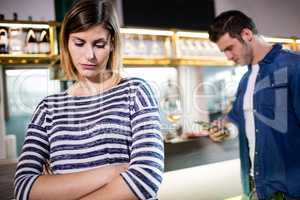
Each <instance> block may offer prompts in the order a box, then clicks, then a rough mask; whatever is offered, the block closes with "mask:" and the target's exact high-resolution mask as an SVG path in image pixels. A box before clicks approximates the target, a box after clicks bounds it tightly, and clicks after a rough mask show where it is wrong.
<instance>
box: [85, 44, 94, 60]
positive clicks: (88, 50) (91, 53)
mask: <svg viewBox="0 0 300 200" xmlns="http://www.w3.org/2000/svg"><path fill="white" fill-rule="evenodd" d="M85 55H86V58H87V60H94V59H95V58H96V56H95V52H94V49H93V47H91V46H89V47H87V48H86V49H85Z"/></svg>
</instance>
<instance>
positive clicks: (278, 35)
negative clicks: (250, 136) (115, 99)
mask: <svg viewBox="0 0 300 200" xmlns="http://www.w3.org/2000/svg"><path fill="white" fill-rule="evenodd" d="M73 1H74V0H26V1H21V0H0V199H11V198H12V176H13V173H14V170H15V163H16V160H17V157H18V155H19V154H20V152H21V147H22V144H23V142H24V137H25V131H26V127H27V125H28V123H29V121H30V119H31V116H32V114H33V111H34V109H35V107H36V106H37V104H38V103H39V102H40V101H41V100H42V98H43V97H45V96H47V95H50V94H54V93H58V92H61V91H64V90H66V89H67V88H68V87H69V86H70V85H71V84H72V83H73V80H67V79H66V78H65V77H64V73H63V72H62V71H61V70H60V61H59V41H58V40H59V39H58V35H59V31H60V23H61V21H62V19H63V16H64V14H65V13H66V11H67V10H68V9H69V7H70V5H71V4H72V3H73ZM112 1H113V3H114V5H115V7H116V10H117V12H118V17H119V20H120V23H121V27H122V30H121V33H122V39H123V54H124V59H123V65H124V68H123V70H122V75H123V76H124V77H127V76H128V77H130V76H135V77H141V78H144V79H146V80H147V81H148V82H149V83H150V84H151V85H152V87H153V89H154V91H155V93H156V95H157V98H158V99H159V102H160V107H161V119H162V123H163V126H162V128H163V135H164V138H165V156H166V162H165V165H166V173H165V179H164V182H163V185H162V187H161V189H160V192H159V199H162V200H164V199H173V200H174V199H188V200H190V199H198V200H201V199H203V200H209V199H216V200H218V199H230V198H232V199H234V198H235V199H239V198H240V195H241V185H240V179H239V176H240V175H239V160H238V140H237V138H232V139H230V140H227V141H225V142H223V143H213V142H211V141H210V140H209V139H208V138H207V137H201V138H197V139H193V140H184V139H182V138H180V137H178V136H179V135H181V134H183V133H186V132H193V131H197V130H199V128H200V127H199V125H197V124H196V123H195V121H204V122H210V121H212V120H214V119H216V118H219V117H222V116H223V115H224V114H226V112H227V111H228V109H230V106H231V103H232V101H233V100H234V96H235V92H236V88H237V86H238V83H239V80H240V78H241V77H242V76H243V74H244V73H245V72H246V70H247V67H245V66H235V65H233V63H231V62H229V61H227V59H226V57H225V56H224V54H223V53H221V52H220V51H219V50H218V48H217V46H216V45H215V44H213V43H211V42H210V41H209V40H208V34H207V30H208V26H209V25H210V23H211V22H212V20H213V18H214V17H215V16H216V15H218V14H219V13H220V12H222V11H225V10H229V9H237V10H241V11H243V12H245V13H246V14H248V15H249V16H251V17H252V18H253V20H254V21H255V22H256V24H257V27H258V30H259V31H260V33H261V34H262V35H263V36H264V37H265V39H266V40H268V41H269V42H271V43H276V42H279V43H281V44H283V46H284V48H286V49H290V50H295V51H299V50H300V48H299V47H300V46H299V40H298V38H299V39H300V26H299V25H300V12H299V9H298V8H299V7H300V1H297V0H286V1H280V0H201V1H199V0H198V1H197V0H185V1H184V0H164V1H158V0H148V1H140V0H112ZM224 183H225V184H224ZM170 191H172V192H170Z"/></svg>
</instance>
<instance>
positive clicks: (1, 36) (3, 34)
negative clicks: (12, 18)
mask: <svg viewBox="0 0 300 200" xmlns="http://www.w3.org/2000/svg"><path fill="white" fill-rule="evenodd" d="M0 20H4V15H2V14H1V15H0ZM1 53H8V28H7V27H4V26H3V27H0V54H1Z"/></svg>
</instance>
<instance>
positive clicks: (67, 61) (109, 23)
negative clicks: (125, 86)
mask: <svg viewBox="0 0 300 200" xmlns="http://www.w3.org/2000/svg"><path fill="white" fill-rule="evenodd" d="M99 24H103V25H104V27H105V28H106V29H107V30H108V31H109V33H110V36H111V37H110V38H111V45H112V51H111V52H110V55H109V59H108V63H107V70H111V72H112V74H113V76H117V77H119V72H120V68H121V66H122V64H121V61H122V57H121V33H120V26H119V22H118V18H117V14H116V11H115V9H114V8H113V5H112V4H111V1H110V0H79V1H76V2H75V4H74V5H73V6H72V7H71V9H70V10H69V11H68V12H67V13H66V15H65V17H64V19H63V22H62V27H61V33H60V45H61V67H62V68H63V70H64V71H65V72H66V75H67V78H68V79H78V76H79V74H78V72H77V70H76V68H75V66H74V64H73V62H72V59H71V56H70V52H69V49H68V41H69V36H70V34H71V33H76V32H81V31H86V30H88V29H89V28H91V27H93V26H95V25H99Z"/></svg>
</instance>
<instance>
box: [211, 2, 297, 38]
mask: <svg viewBox="0 0 300 200" xmlns="http://www.w3.org/2000/svg"><path fill="white" fill-rule="evenodd" d="M299 8H300V1H299V0H285V1H282V0H215V10H216V14H219V13H221V12H222V11H225V10H231V9H235V10H241V11H243V12H245V13H246V14H247V15H249V16H251V17H252V18H253V20H254V21H255V22H256V25H257V27H258V30H259V31H260V33H261V34H263V35H266V36H280V37H292V36H296V37H299V38H300V12H299Z"/></svg>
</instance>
